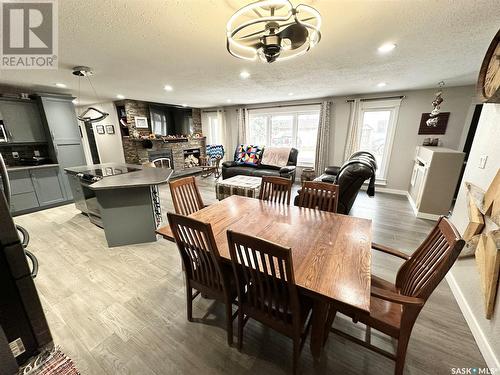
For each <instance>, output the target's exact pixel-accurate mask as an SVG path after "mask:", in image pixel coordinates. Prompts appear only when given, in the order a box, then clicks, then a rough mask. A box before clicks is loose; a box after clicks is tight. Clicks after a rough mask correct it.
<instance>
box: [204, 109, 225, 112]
mask: <svg viewBox="0 0 500 375" xmlns="http://www.w3.org/2000/svg"><path fill="white" fill-rule="evenodd" d="M219 111H222V112H226V111H225V110H224V109H219V110H216V109H212V110H210V111H204V110H203V109H202V110H201V112H202V113H217V112H219Z"/></svg>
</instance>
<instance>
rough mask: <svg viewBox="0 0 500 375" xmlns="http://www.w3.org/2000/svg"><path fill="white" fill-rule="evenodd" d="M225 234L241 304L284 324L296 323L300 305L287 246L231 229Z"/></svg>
mask: <svg viewBox="0 0 500 375" xmlns="http://www.w3.org/2000/svg"><path fill="white" fill-rule="evenodd" d="M227 237H228V241H229V252H230V255H231V261H232V263H233V268H234V272H235V275H236V283H237V289H238V293H239V294H238V300H239V301H241V304H242V305H244V308H249V309H251V310H252V311H254V312H258V313H260V314H261V316H265V317H267V318H268V319H273V320H275V321H277V322H278V321H279V322H281V323H284V324H287V325H292V324H295V323H297V322H295V319H300V317H299V315H300V307H299V299H298V291H297V286H296V284H295V279H294V275H293V263H292V257H291V249H290V248H286V247H282V246H280V245H277V244H274V243H271V242H269V241H265V240H263V239H259V238H255V237H251V236H248V235H245V234H242V233H237V232H233V231H231V230H228V231H227ZM238 276H239V277H238ZM245 285H246V289H245ZM243 296H245V297H243ZM299 321H300V320H299ZM297 324H298V323H297Z"/></svg>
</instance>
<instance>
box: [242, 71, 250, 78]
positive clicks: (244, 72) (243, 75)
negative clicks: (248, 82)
mask: <svg viewBox="0 0 500 375" xmlns="http://www.w3.org/2000/svg"><path fill="white" fill-rule="evenodd" d="M249 77H250V73H248V72H247V71H246V70H243V71H242V72H241V73H240V78H241V79H247V78H249Z"/></svg>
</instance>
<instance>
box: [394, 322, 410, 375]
mask: <svg viewBox="0 0 500 375" xmlns="http://www.w3.org/2000/svg"><path fill="white" fill-rule="evenodd" d="M409 341H410V335H409V334H403V332H402V334H401V336H400V337H399V339H398V348H397V351H396V367H395V369H394V375H403V373H404V371H405V360H406V350H407V349H408V342H409Z"/></svg>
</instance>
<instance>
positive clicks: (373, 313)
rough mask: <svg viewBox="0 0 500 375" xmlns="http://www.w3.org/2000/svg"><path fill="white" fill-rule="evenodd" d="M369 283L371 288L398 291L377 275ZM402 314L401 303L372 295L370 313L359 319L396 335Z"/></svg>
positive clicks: (391, 334) (377, 328)
mask: <svg viewBox="0 0 500 375" xmlns="http://www.w3.org/2000/svg"><path fill="white" fill-rule="evenodd" d="M371 285H372V288H373V287H377V288H381V289H384V290H388V291H390V292H393V293H398V292H397V290H396V288H395V287H394V285H393V284H391V283H390V282H388V281H386V280H384V279H381V278H379V277H377V276H372V283H371ZM402 315H403V306H402V305H400V304H398V303H394V302H389V301H386V300H383V299H381V298H377V297H374V296H372V297H371V299H370V315H369V316H368V317H366V318H365V317H361V318H360V319H359V321H360V322H362V323H365V324H366V325H368V326H371V327H372V328H375V329H376V330H379V331H381V332H384V333H386V334H388V335H390V336H393V337H394V336H397V335H398V332H399V327H400V326H401V317H402Z"/></svg>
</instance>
